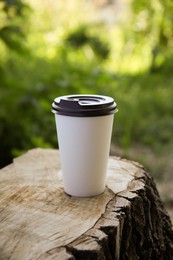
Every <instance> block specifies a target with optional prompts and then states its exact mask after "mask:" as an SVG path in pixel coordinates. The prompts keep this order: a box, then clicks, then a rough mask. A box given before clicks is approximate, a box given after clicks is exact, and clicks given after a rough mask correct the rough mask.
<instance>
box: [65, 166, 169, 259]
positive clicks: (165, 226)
mask: <svg viewBox="0 0 173 260" xmlns="http://www.w3.org/2000/svg"><path fill="white" fill-rule="evenodd" d="M65 248H66V250H67V252H68V253H70V254H71V255H72V256H73V257H74V259H85V260H87V259H88V260H89V259H93V260H96V259H98V260H104V259H106V260H113V259H133V260H135V259H146V260H150V259H170V260H171V259H172V256H173V230H172V224H171V221H170V218H169V216H168V214H167V212H166V211H165V209H164V206H163V204H162V202H161V199H160V196H159V193H158V191H157V188H156V185H155V183H154V181H153V179H152V178H151V177H150V176H149V175H148V174H147V173H146V172H145V171H144V169H143V168H142V167H141V166H139V171H137V173H136V175H135V178H134V180H132V181H131V182H130V183H129V186H128V188H127V190H126V191H123V192H120V193H119V194H117V195H115V197H114V198H113V199H112V200H110V201H109V203H108V204H107V206H106V209H105V212H104V214H102V216H101V217H100V218H99V219H98V221H97V223H96V224H95V225H94V227H93V228H91V229H90V230H88V231H87V232H86V233H84V234H83V235H82V236H80V237H79V238H78V239H76V240H75V241H73V242H72V243H70V244H68V245H67V246H66V247H65ZM71 255H70V257H71ZM61 259H62V258H61ZM64 259H65V258H64ZM66 259H72V258H66Z"/></svg>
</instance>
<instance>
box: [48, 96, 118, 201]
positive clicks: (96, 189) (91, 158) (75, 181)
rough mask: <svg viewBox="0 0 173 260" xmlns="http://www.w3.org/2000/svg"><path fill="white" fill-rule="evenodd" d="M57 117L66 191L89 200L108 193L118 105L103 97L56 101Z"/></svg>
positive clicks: (79, 97) (66, 97)
mask: <svg viewBox="0 0 173 260" xmlns="http://www.w3.org/2000/svg"><path fill="white" fill-rule="evenodd" d="M52 112H53V113H54V114H55V121H56V128H57V135H58V143H59V150H60V160H61V166H62V176H63V183H64V191H65V192H66V193H67V194H69V195H72V196H78V197H88V196H94V195H98V194H100V193H102V192H103V191H104V189H105V179H106V171H107V162H108V157H109V149H110V142H111V133H112V125H113V118H114V114H115V112H117V105H116V103H115V102H114V100H113V98H111V97H107V96H101V95H68V96H61V97H57V98H55V100H54V102H53V104H52Z"/></svg>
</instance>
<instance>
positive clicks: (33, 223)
mask: <svg viewBox="0 0 173 260" xmlns="http://www.w3.org/2000/svg"><path fill="white" fill-rule="evenodd" d="M108 166H109V167H108V172H107V187H106V190H105V192H104V193H103V194H101V195H99V196H96V197H91V198H77V197H72V196H69V195H67V194H65V193H64V191H63V184H62V176H61V170H60V162H59V152H58V151H57V150H53V149H47V150H46V149H33V150H30V151H29V152H27V153H26V154H24V155H22V156H21V157H18V158H16V159H14V161H13V163H12V164H11V165H9V166H7V167H5V168H3V169H2V170H0V259H2V260H6V259H16V260H18V259H22V260H23V259H32V260H33V259H40V260H41V259H46V260H47V259H48V260H49V259H60V260H63V259H82V260H83V259H84V260H85V259H93V260H96V259H108V260H112V259H132V260H135V259H146V260H149V259H170V260H171V259H173V230H172V225H171V221H170V218H169V216H168V214H167V212H166V211H165V209H164V206H163V204H162V202H161V200H160V196H159V193H158V191H157V188H156V185H155V183H154V181H153V179H152V178H151V177H150V176H149V174H147V173H146V172H145V170H144V168H143V166H142V165H140V164H138V163H136V162H132V161H127V160H124V159H120V158H118V157H110V159H109V165H108Z"/></svg>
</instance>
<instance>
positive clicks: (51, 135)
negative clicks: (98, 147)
mask: <svg viewBox="0 0 173 260" xmlns="http://www.w3.org/2000/svg"><path fill="white" fill-rule="evenodd" d="M172 13H173V2H172V1H171V0H166V1H163V0H153V1H149V0H147V1H145V0H141V1H138V0H131V1H130V2H129V1H125V0H124V1H115V3H114V1H84V0H66V1H53V0H51V1H41V0H39V1H34V0H30V1H29V0H28V1H22V0H12V1H7V0H1V1H0V21H1V23H0V57H1V59H0V104H1V106H0V166H1V167H3V166H5V165H6V164H9V163H10V162H11V160H12V158H13V157H15V156H18V155H19V154H21V153H23V152H24V151H26V150H28V149H31V148H33V147H55V148H56V147H57V137H56V132H55V123H54V116H53V114H52V113H51V103H52V101H53V99H54V98H55V97H56V96H60V95H65V94H76V93H97V94H104V95H110V96H112V97H114V98H115V100H116V102H117V104H118V108H119V112H118V114H116V116H115V124H114V130H113V138H112V149H111V151H112V153H115V154H121V155H123V156H126V157H129V158H132V159H135V160H138V161H141V162H142V163H144V164H145V165H146V166H147V167H148V168H150V169H151V170H152V173H153V175H154V176H156V177H157V178H163V172H164V171H165V175H166V176H169V178H170V176H171V174H170V168H169V169H168V170H165V169H166V168H165V167H166V166H167V165H168V158H170V154H171V153H172V147H173V146H172V144H173V135H172V130H173V118H172V115H173V102H172V93H173V74H172V71H173V62H172V58H173V16H172ZM153 158H154V159H153ZM169 162H170V161H169ZM170 167H172V164H171V166H170ZM166 171H167V172H166Z"/></svg>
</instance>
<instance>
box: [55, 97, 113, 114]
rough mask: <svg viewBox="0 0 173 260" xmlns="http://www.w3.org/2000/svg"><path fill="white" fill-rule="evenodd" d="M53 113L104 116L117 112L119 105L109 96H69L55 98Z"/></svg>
mask: <svg viewBox="0 0 173 260" xmlns="http://www.w3.org/2000/svg"><path fill="white" fill-rule="evenodd" d="M52 112H53V113H55V114H59V115H65V116H74V117H90V116H103V115H109V114H114V113H115V112H117V105H116V103H115V102H114V99H113V98H111V97H107V96H101V95H68V96H61V97H57V98H55V100H54V102H53V104H52Z"/></svg>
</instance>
